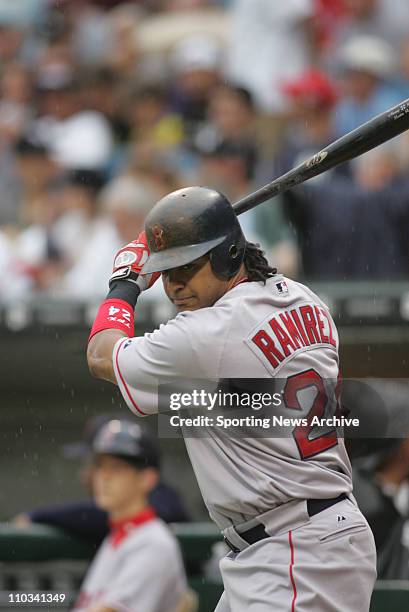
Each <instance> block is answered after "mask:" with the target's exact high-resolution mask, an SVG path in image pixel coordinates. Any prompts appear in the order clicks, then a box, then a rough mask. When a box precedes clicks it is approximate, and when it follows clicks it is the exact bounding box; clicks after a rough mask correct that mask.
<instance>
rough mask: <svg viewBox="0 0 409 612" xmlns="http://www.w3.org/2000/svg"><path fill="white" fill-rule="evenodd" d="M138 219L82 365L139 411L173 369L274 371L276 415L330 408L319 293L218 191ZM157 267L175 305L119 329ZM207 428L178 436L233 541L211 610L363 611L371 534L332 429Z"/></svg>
mask: <svg viewBox="0 0 409 612" xmlns="http://www.w3.org/2000/svg"><path fill="white" fill-rule="evenodd" d="M145 228H146V236H144V235H140V236H139V237H138V239H137V240H136V241H135V243H131V244H129V245H127V246H126V247H124V249H123V250H122V251H121V252H120V253H119V254H118V256H117V258H116V260H115V263H114V273H113V275H112V277H111V284H110V287H111V288H110V292H109V294H108V296H107V299H106V300H105V302H104V303H103V304H102V305H101V307H100V310H99V312H98V314H97V317H96V320H95V323H94V325H93V329H92V331H91V340H90V344H89V348H88V363H89V365H90V368H91V371H92V372H93V373H94V374H95V375H97V376H99V377H101V378H105V379H107V380H116V381H117V383H118V385H119V388H120V390H121V392H122V394H123V396H124V399H125V401H126V402H127V404H128V406H129V407H130V409H131V410H132V411H133V412H134V413H135V414H136V415H139V416H145V415H149V414H153V413H155V412H156V411H157V410H158V385H160V384H163V383H173V382H174V383H177V382H178V381H180V380H181V379H182V380H186V379H195V380H196V379H207V380H209V379H210V380H212V381H214V380H216V381H220V380H226V379H248V378H251V379H267V380H270V381H276V380H278V379H280V381H282V382H283V396H282V397H283V401H284V404H285V406H286V407H287V409H286V410H287V413H288V415H287V416H290V415H291V416H307V415H308V418H310V417H312V416H313V415H315V416H318V417H324V416H325V414H326V410H327V408H328V407H329V405H330V404H331V406H332V409H333V405H334V403H335V402H333V393H332V395H330V394H329V393H328V381H331V383H332V387H333V388H334V387H336V381H337V378H338V336H337V332H336V328H335V324H334V322H333V320H332V318H331V316H330V314H329V312H328V309H327V307H326V305H325V304H324V303H323V302H321V300H320V299H319V298H318V297H317V296H316V295H315V294H314V293H312V292H311V291H310V290H309V289H308V288H306V287H304V286H303V285H300V284H299V283H296V282H293V281H290V280H288V279H284V278H283V277H282V276H279V275H277V274H275V271H274V270H273V269H272V268H270V267H269V266H268V264H267V262H266V260H265V259H264V258H263V256H262V253H261V251H260V249H258V248H257V247H256V246H255V245H251V244H249V243H246V241H245V238H244V236H243V233H242V230H241V228H240V224H239V223H238V220H237V218H236V215H235V214H234V212H233V210H232V207H231V204H230V203H229V202H228V200H227V199H226V198H225V197H224V196H223V195H222V194H220V193H218V192H216V191H214V190H211V189H207V188H202V187H189V188H185V189H181V190H178V191H176V192H173V193H171V194H169V195H168V196H166V197H165V198H163V199H162V200H161V201H160V202H158V203H157V204H156V205H155V207H154V208H153V209H152V211H151V212H150V213H149V215H148V217H147V219H146V222H145ZM146 245H148V247H149V249H150V255H149V259H148V261H147V263H143V261H146V258H147V255H148V254H149V251H148V250H147V246H146ZM141 262H142V263H141ZM142 266H143V267H142ZM141 269H142V276H141V274H140V273H141ZM159 271H162V274H163V282H164V287H165V291H166V293H167V295H168V297H169V298H170V299H171V300H172V301H173V302H174V304H175V305H176V307H177V308H178V309H179V311H180V312H179V314H178V315H177V316H176V317H175V318H174V319H173V320H171V321H169V322H168V323H167V324H166V325H161V326H160V328H159V329H158V330H156V331H154V332H153V333H148V334H145V336H143V337H136V338H130V337H124V334H125V335H126V336H130V334H131V333H132V330H133V309H134V307H135V303H136V300H137V297H138V287H139V288H143V287H146V286H147V285H149V283H150V282H151V281H152V278H151V277H150V276H149V275H150V274H152V273H155V272H159ZM144 275H147V276H144ZM263 279H264V280H263ZM138 283H141V284H139V285H138ZM115 330H119V331H115ZM112 350H113V352H111V351H112ZM264 382H265V381H264ZM262 383H263V381H262V382H261V383H260V387H261V386H262ZM269 384H272V383H269ZM311 391H315V395H314V393H311ZM329 395H330V397H329ZM306 396H308V397H306ZM308 398H309V400H308ZM308 401H309V403H308ZM199 410H200V409H199ZM227 411H228V414H229V416H231V414H232V410H231V409H227ZM227 411H226V413H227ZM162 416H164V415H160V417H159V418H160V419H162ZM204 430H205V431H204V433H205V434H206V435H205V437H189V436H186V435H185V441H186V446H187V449H188V453H189V456H190V459H191V462H192V465H193V469H194V471H195V473H196V477H197V480H198V483H199V487H200V489H201V491H202V494H203V498H204V501H205V503H206V505H207V507H208V510H209V513H210V516H211V517H212V519H213V520H214V521H215V522H216V523H217V525H218V526H219V527H220V529H221V531H222V532H223V534H224V536H225V538H226V541H228V543H229V546H230V548H231V552H230V553H229V554H228V555H227V556H226V557H225V558H224V559H223V560H222V562H221V572H222V577H223V582H224V587H225V593H224V595H223V597H222V599H221V601H220V603H219V605H218V607H217V612H273V611H274V612H307V611H308V612H368V610H369V602H370V597H371V593H372V589H373V585H374V581H375V576H376V570H375V566H376V554H375V546H374V540H373V536H372V533H371V531H370V529H369V527H368V525H367V523H366V521H365V519H364V517H363V516H362V514H361V513H360V511H359V510H358V508H357V506H356V504H355V501H354V498H353V496H352V494H351V491H352V484H351V466H350V463H349V459H348V456H347V453H346V450H345V446H344V443H343V440H342V439H338V438H337V435H336V432H335V431H328V430H327V431H324V430H318V431H317V430H315V429H311V427H310V426H309V422H308V423H307V425H306V426H302V428H301V429H300V428H299V426H294V429H293V431H292V432H290V434H289V435H288V436H287V437H279V436H278V435H276V436H274V434H272V436H271V437H260V436H254V435H253V436H250V435H248V430H246V429H243V431H242V432H238V433H241V435H237V432H236V435H235V436H232V435H229V434H228V433H227V434H226V433H225V432H224V431H223V429H222V428H220V427H219V428H218V427H217V426H214V425H213V424H210V425H209V426H208V427H206V428H204Z"/></svg>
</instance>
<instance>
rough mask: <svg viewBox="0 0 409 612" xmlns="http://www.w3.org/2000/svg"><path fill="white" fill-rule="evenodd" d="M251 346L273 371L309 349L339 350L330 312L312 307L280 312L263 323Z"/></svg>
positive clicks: (308, 305)
mask: <svg viewBox="0 0 409 612" xmlns="http://www.w3.org/2000/svg"><path fill="white" fill-rule="evenodd" d="M251 343H253V351H254V345H255V346H256V347H257V348H258V349H260V351H261V352H262V354H263V355H264V357H266V358H267V360H268V362H269V363H270V365H271V366H272V367H273V368H274V369H277V368H278V367H279V366H281V364H282V363H284V362H285V361H286V360H287V359H288V358H290V357H292V356H293V355H294V353H296V352H298V351H302V350H303V349H305V348H306V347H311V346H314V345H319V346H322V345H328V346H330V347H332V348H335V349H336V346H337V342H336V339H335V333H334V330H333V323H332V320H331V316H330V314H329V312H328V311H327V310H326V309H325V308H322V307H321V306H316V305H310V304H306V305H305V306H298V307H296V308H293V309H291V310H285V311H283V312H280V313H277V314H276V315H274V316H273V317H272V318H271V319H269V320H268V321H267V322H265V323H263V328H262V329H259V330H258V331H257V332H256V333H255V334H254V335H253V336H252V338H251ZM255 352H257V353H259V351H255Z"/></svg>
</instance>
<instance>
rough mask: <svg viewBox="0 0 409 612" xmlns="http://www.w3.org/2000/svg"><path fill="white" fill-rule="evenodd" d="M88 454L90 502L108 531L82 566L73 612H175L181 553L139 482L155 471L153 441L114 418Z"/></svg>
mask: <svg viewBox="0 0 409 612" xmlns="http://www.w3.org/2000/svg"><path fill="white" fill-rule="evenodd" d="M93 452H94V458H95V466H94V476H93V492H94V497H95V502H96V503H97V505H98V506H99V507H101V508H103V509H104V510H106V511H107V512H108V516H109V521H110V533H109V535H108V536H107V537H106V538H105V540H104V541H103V543H102V544H101V546H100V548H99V549H98V552H97V554H96V556H95V557H94V559H93V561H92V563H91V565H90V567H89V569H88V572H87V574H86V577H85V580H84V582H83V584H82V586H81V590H80V593H79V596H78V599H77V602H76V604H75V607H74V610H75V612H94V611H95V612H96V611H97V610H108V609H109V610H111V609H112V610H115V611H117V612H178V611H179V610H180V609H181V608H180V607H179V606H180V604H181V601H182V600H183V598H184V597H185V594H186V593H187V584H186V575H185V571H184V567H183V561H182V557H181V553H180V550H179V546H178V543H177V541H176V538H175V537H174V536H173V535H172V534H171V532H170V531H169V529H168V527H167V525H165V523H164V522H163V521H162V520H161V519H159V518H158V517H157V516H156V514H155V511H154V510H153V509H152V508H151V507H150V506H149V505H148V502H147V497H146V494H147V492H149V491H148V489H145V488H144V485H143V482H144V480H143V478H144V476H143V474H146V473H149V474H148V476H147V478H150V479H151V480H150V481H149V482H151V483H152V482H154V480H155V479H156V476H155V474H156V475H157V474H158V472H157V469H158V465H159V457H158V453H157V449H156V447H155V445H154V444H153V443H152V441H151V439H150V437H149V435H148V434H147V433H146V432H144V431H143V430H142V429H141V428H140V426H139V425H138V424H137V423H133V422H131V421H129V420H124V419H122V420H117V419H114V420H111V421H109V422H108V423H107V424H106V425H104V426H103V427H102V428H101V430H100V431H99V432H98V434H97V436H96V438H95V440H94V442H93ZM152 474H154V475H153V476H152ZM152 478H153V480H152ZM150 486H151V485H149V488H150ZM124 489H125V492H124V491H123V490H124ZM192 609H193V608H192Z"/></svg>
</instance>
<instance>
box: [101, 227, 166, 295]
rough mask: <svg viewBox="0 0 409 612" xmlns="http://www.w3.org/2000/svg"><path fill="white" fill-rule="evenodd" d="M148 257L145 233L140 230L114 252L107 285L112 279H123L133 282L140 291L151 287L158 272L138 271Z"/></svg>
mask: <svg viewBox="0 0 409 612" xmlns="http://www.w3.org/2000/svg"><path fill="white" fill-rule="evenodd" d="M148 257H149V247H148V242H147V240H146V234H145V232H141V233H140V234H139V236H138V238H137V239H136V240H133V241H132V242H130V243H129V244H127V245H126V246H124V247H123V248H122V249H121V250H120V251H118V253H117V254H116V256H115V260H114V266H113V272H112V275H111V278H110V279H109V285H110V286H111V285H112V283H113V282H114V281H119V280H125V281H129V282H132V283H135V284H136V285H137V286H138V287H139V289H140V290H141V291H145V289H149V288H150V287H152V285H153V284H154V283H155V282H156V281H157V280H158V278H159V277H160V272H153V273H152V274H143V275H142V274H141V273H140V272H141V270H142V268H143V266H144V265H145V263H146V262H147V260H148Z"/></svg>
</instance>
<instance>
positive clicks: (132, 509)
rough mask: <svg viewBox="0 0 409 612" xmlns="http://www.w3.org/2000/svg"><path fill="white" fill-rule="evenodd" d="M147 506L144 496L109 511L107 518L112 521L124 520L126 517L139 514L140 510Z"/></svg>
mask: <svg viewBox="0 0 409 612" xmlns="http://www.w3.org/2000/svg"><path fill="white" fill-rule="evenodd" d="M147 507H148V502H147V500H146V499H145V498H142V499H137V500H134V501H132V502H130V503H129V504H127V505H126V506H123V507H121V508H118V509H115V510H112V511H110V512H109V519H110V521H112V522H114V523H117V522H120V521H125V520H126V519H128V518H129V519H130V518H132V517H134V516H135V515H136V514H139V513H140V512H142V511H143V510H145V508H147Z"/></svg>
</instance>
